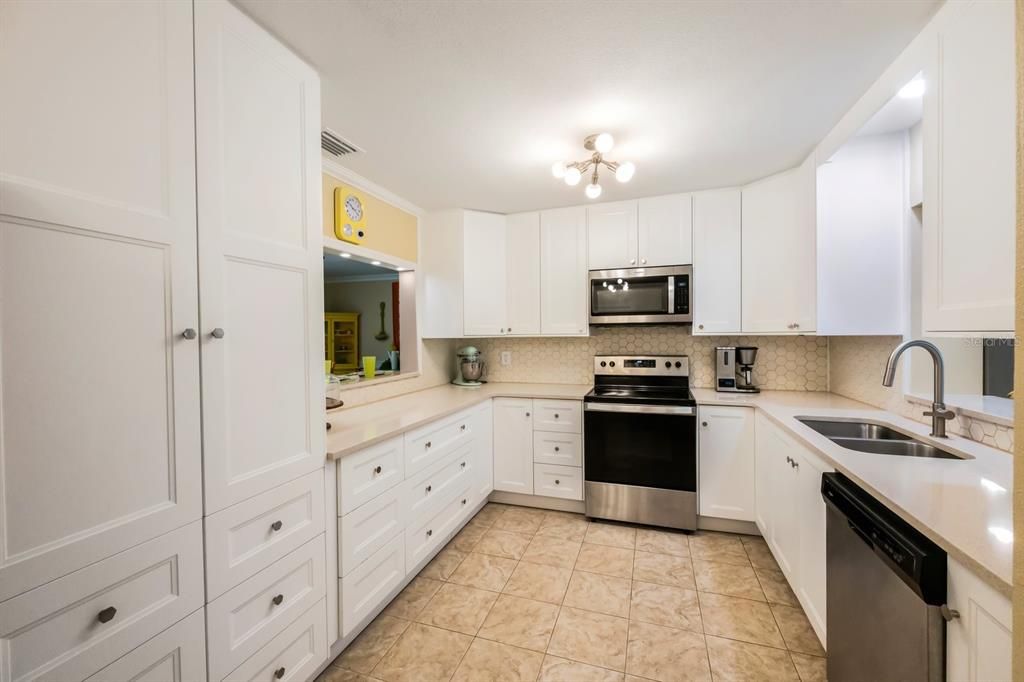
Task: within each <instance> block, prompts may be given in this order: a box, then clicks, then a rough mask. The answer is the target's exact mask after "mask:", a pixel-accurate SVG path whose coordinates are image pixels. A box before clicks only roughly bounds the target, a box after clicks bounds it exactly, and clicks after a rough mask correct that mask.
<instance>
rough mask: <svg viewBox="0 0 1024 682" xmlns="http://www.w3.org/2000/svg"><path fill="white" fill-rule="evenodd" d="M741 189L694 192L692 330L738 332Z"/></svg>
mask: <svg viewBox="0 0 1024 682" xmlns="http://www.w3.org/2000/svg"><path fill="white" fill-rule="evenodd" d="M740 282H741V277H740V191H739V190H738V189H723V190H715V191H711V192H697V193H696V194H694V195H693V333H694V334H695V335H697V334H739V333H740V322H741V321H740Z"/></svg>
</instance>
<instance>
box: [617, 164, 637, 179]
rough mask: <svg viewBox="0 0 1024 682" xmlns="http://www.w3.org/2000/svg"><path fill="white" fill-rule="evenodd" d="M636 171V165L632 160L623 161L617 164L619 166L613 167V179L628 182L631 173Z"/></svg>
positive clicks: (631, 176)
mask: <svg viewBox="0 0 1024 682" xmlns="http://www.w3.org/2000/svg"><path fill="white" fill-rule="evenodd" d="M634 173H636V166H635V165H634V164H633V162H632V161H624V162H623V163H620V164H619V167H618V168H616V169H615V179H616V180H618V181H619V182H629V181H630V180H632V179H633V174H634Z"/></svg>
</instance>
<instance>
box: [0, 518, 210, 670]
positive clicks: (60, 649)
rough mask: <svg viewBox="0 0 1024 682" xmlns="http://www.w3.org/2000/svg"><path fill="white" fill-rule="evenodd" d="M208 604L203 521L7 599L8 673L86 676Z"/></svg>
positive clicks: (0, 642) (0, 609)
mask: <svg viewBox="0 0 1024 682" xmlns="http://www.w3.org/2000/svg"><path fill="white" fill-rule="evenodd" d="M202 605H203V531H202V522H200V521H196V522H194V523H191V524H189V525H187V526H185V527H183V528H179V529H178V530H176V531H172V532H170V533H167V534H165V535H161V536H160V537H158V538H155V539H153V540H150V541H149V542H145V543H143V544H141V545H138V546H137V547H133V548H132V549H129V550H126V551H124V552H121V553H120V554H115V555H114V556H112V557H110V558H108V559H104V560H102V561H99V562H97V563H95V564H92V565H91V566H87V567H86V568H83V569H81V570H79V571H76V572H74V573H72V574H70V575H67V576H64V577H63V578H58V579H57V580H54V581H52V582H49V583H47V584H46V585H43V586H41V587H37V588H36V589H34V590H31V591H29V592H26V593H24V594H21V595H19V596H17V597H14V598H12V599H9V600H7V601H5V602H3V603H2V604H0V650H2V651H4V653H5V656H4V658H5V659H6V660H5V662H4V664H5V666H6V668H7V670H6V672H7V674H8V675H9V676H7V677H5V678H4V679H7V680H11V681H12V682H17V681H20V680H31V679H37V678H42V679H48V680H80V679H84V678H86V677H88V676H89V675H92V674H93V673H95V672H97V671H99V670H101V669H102V668H104V667H105V666H107V665H109V664H111V663H113V662H114V661H116V660H117V659H118V658H120V657H121V656H123V655H125V654H127V653H128V652H130V651H131V650H132V649H134V648H135V647H137V646H139V645H140V644H142V643H143V642H145V641H146V640H148V639H150V638H151V637H153V636H155V635H157V634H159V633H160V632H161V631H163V630H165V629H167V628H168V627H170V626H171V625H173V624H174V623H176V622H178V621H179V620H181V619H182V618H184V617H185V616H187V615H189V614H190V613H192V612H193V611H195V610H197V609H199V608H201V607H202Z"/></svg>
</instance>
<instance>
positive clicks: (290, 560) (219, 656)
mask: <svg viewBox="0 0 1024 682" xmlns="http://www.w3.org/2000/svg"><path fill="white" fill-rule="evenodd" d="M324 551H325V550H324V536H323V534H321V535H318V536H316V537H315V538H313V539H312V540H310V541H309V542H307V543H306V544H304V545H303V546H302V547H299V548H298V549H297V550H295V551H294V552H292V553H291V554H288V555H287V556H286V557H284V558H283V559H279V560H278V561H275V562H274V563H273V564H271V565H270V566H269V567H267V568H265V569H263V570H262V571H260V572H259V573H257V574H256V575H254V576H253V577H251V578H249V579H248V580H246V581H245V582H244V583H242V584H241V585H239V586H237V587H235V588H232V589H231V590H229V591H228V592H227V593H226V594H224V595H222V596H220V597H218V598H217V599H215V600H214V601H213V602H211V603H209V604H207V605H206V622H207V624H208V625H209V627H208V628H207V630H208V631H209V635H208V638H207V645H208V647H209V659H210V677H211V678H213V679H215V680H219V679H222V678H224V677H225V676H227V674H228V673H229V672H231V671H232V670H234V669H235V668H237V667H238V666H239V665H241V664H242V663H243V662H244V661H245V660H246V659H248V658H249V657H250V656H252V655H254V654H255V653H256V652H257V651H259V650H260V649H261V648H262V647H264V646H266V645H267V644H268V643H269V642H270V640H272V639H273V638H274V637H275V636H276V635H277V633H279V632H281V631H282V630H283V629H284V628H285V626H287V625H288V624H289V623H291V622H292V621H293V620H295V619H296V618H298V617H299V616H300V615H301V614H302V613H304V612H305V611H307V610H309V608H310V607H311V606H313V605H314V604H316V603H317V602H318V601H320V600H321V599H323V598H324V595H325V594H326V591H327V583H326V581H325V576H324V573H325V571H326V563H327V562H326V560H325V556H324Z"/></svg>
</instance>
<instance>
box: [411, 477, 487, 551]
mask: <svg viewBox="0 0 1024 682" xmlns="http://www.w3.org/2000/svg"><path fill="white" fill-rule="evenodd" d="M472 488H473V484H472V482H470V483H469V484H467V485H466V486H464V487H463V488H462V489H461V490H459V493H458V494H457V495H455V496H454V497H453V498H452V500H451V502H449V503H448V504H446V505H445V506H444V507H442V508H441V510H440V511H439V512H437V514H435V515H434V516H432V517H431V518H429V519H428V520H426V521H423V522H420V523H417V524H415V525H412V524H410V526H409V527H408V528H406V529H405V565H406V570H407V571H412V569H413V568H415V567H416V565H417V564H419V563H420V562H421V561H423V559H425V558H427V557H428V556H430V555H431V554H433V552H434V550H435V549H437V548H438V547H439V546H440V545H441V543H443V542H444V541H445V539H446V538H447V536H448V534H449V533H451V532H452V531H453V530H454V529H455V528H456V527H457V526H458V525H459V523H460V522H461V521H462V520H463V519H464V518H465V517H466V514H468V513H469V509H470V508H471V505H470V501H471V500H472V499H473V490H472Z"/></svg>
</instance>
